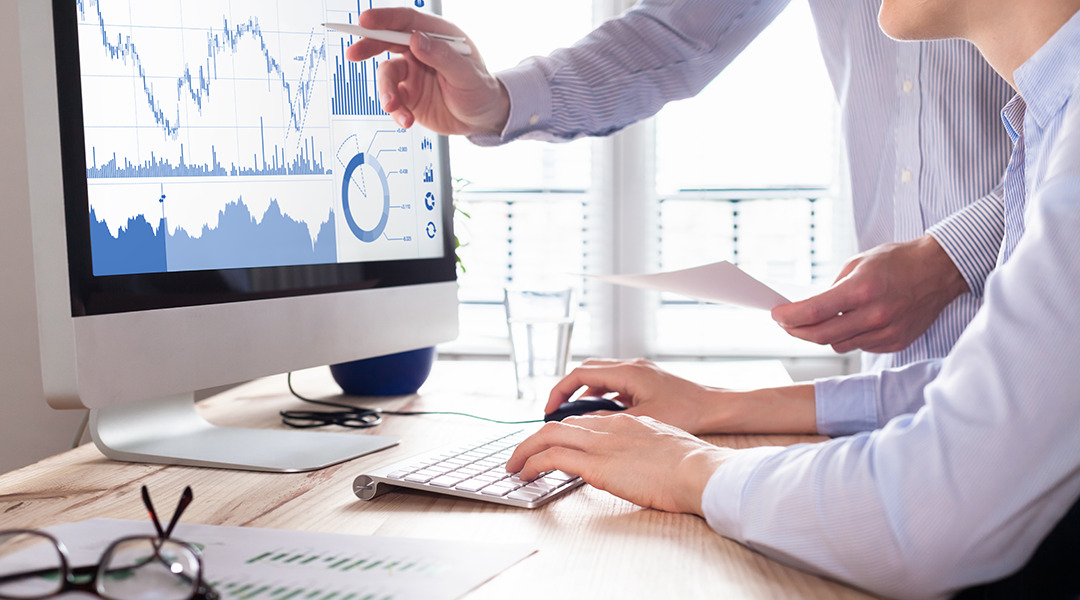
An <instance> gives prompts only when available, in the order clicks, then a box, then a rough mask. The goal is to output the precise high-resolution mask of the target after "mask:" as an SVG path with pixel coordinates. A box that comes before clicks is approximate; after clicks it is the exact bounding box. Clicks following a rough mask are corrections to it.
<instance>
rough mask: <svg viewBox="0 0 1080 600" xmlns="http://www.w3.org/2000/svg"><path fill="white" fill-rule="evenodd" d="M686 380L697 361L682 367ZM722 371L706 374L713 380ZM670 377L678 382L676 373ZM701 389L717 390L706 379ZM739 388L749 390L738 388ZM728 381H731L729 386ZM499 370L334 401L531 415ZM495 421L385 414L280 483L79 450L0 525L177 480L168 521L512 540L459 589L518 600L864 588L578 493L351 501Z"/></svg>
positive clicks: (135, 494) (237, 393)
mask: <svg viewBox="0 0 1080 600" xmlns="http://www.w3.org/2000/svg"><path fill="white" fill-rule="evenodd" d="M687 368H688V369H689V372H690V373H692V372H694V371H695V370H697V371H700V370H701V368H702V367H701V366H697V367H695V366H693V365H690V366H688V367H687ZM777 368H779V367H778V365H777V364H776V363H753V364H751V365H749V366H748V365H747V364H741V365H739V366H738V367H737V368H735V369H734V370H731V369H730V368H728V372H729V373H731V379H734V378H735V377H739V378H743V379H745V378H747V377H751V378H754V377H758V378H759V379H758V380H759V381H760V378H761V377H768V376H771V375H775V371H774V369H777ZM724 370H725V367H723V366H713V367H709V372H711V373H717V372H720V373H721V374H722V373H723V372H724ZM684 372H687V371H686V370H684ZM710 383H717V382H710ZM294 384H295V386H296V387H297V391H298V392H300V393H301V394H305V395H309V396H316V397H327V396H330V395H332V394H334V393H335V392H337V391H338V390H337V388H336V387H335V386H334V384H333V382H332V381H331V380H330V378H329V375H328V373H327V372H326V370H325V369H313V370H310V371H303V372H300V373H298V374H296V375H294ZM747 385H749V384H747ZM740 386H741V384H734V385H732V387H740ZM511 390H513V373H512V370H511V369H510V367H509V365H507V364H502V363H480V362H466V361H461V362H457V361H440V362H439V363H437V365H436V370H435V372H434V373H433V375H432V378H431V379H430V380H429V382H428V383H427V384H425V386H424V387H423V388H422V389H421V392H420V394H419V395H416V396H409V397H399V398H392V399H369V400H366V401H363V402H362V401H360V400H358V399H344V398H338V399H340V400H343V401H346V402H354V403H357V404H363V405H371V406H379V407H381V408H386V409H401V410H461V411H468V412H472V413H475V414H482V415H484V416H488V417H493V418H503V419H521V418H533V417H535V415H536V414H537V413H539V411H540V406H539V405H534V404H525V403H522V402H520V401H516V400H513V399H511V395H510V394H509V393H507V392H509V391H511ZM288 408H309V406H307V405H304V404H303V403H302V402H300V401H298V400H296V399H295V398H293V397H291V396H290V395H289V393H288V389H287V387H286V384H285V379H284V377H283V376H279V377H270V378H267V379H262V380H259V381H256V382H252V383H249V384H245V385H243V386H239V387H237V388H235V389H233V390H230V391H228V392H226V393H224V394H221V395H219V396H215V397H213V398H210V399H208V400H206V401H204V402H201V403H200V411H201V412H202V413H203V414H204V415H205V416H206V418H207V419H208V420H210V421H211V422H214V423H216V424H219V425H225V426H244V427H266V428H271V427H273V428H276V427H282V426H281V424H280V420H279V419H278V416H277V411H278V410H280V409H288ZM492 427H497V426H495V425H491V424H487V423H484V422H481V421H476V420H473V419H467V418H464V417H457V416H451V415H430V416H417V417H393V416H387V417H385V421H384V423H383V424H382V425H380V426H379V427H376V428H373V429H369V430H365V432H360V431H356V432H354V433H355V434H356V435H365V434H367V433H376V434H385V435H394V436H398V437H400V438H401V439H402V442H401V444H399V445H398V446H396V447H394V448H390V449H387V450H384V451H381V452H377V453H375V454H372V455H368V456H364V457H360V458H357V459H354V460H351V461H347V462H345V463H342V464H338V465H334V466H331V467H329V468H326V469H322V470H319V471H313V472H307V473H293V474H275V473H257V472H244V471H226V470H216V469H206V468H196V467H179V466H163V465H147V464H136V463H118V462H113V461H110V460H108V459H106V458H105V457H103V456H102V455H101V454H100V453H99V452H98V451H97V449H96V448H94V447H93V445H89V444H88V445H83V446H80V447H78V448H76V449H74V450H71V451H69V452H65V453H63V454H60V455H57V456H54V457H51V458H49V459H46V460H44V461H41V462H39V463H37V464H34V465H31V466H29V467H26V468H23V469H20V470H17V471H13V472H11V473H7V474H4V475H2V476H0V528H3V529H8V528H17V527H18V528H24V527H25V528H36V527H45V526H48V525H53V524H56V523H61V522H66V521H77V520H83V519H89V518H94V517H112V518H120V519H137V520H141V519H145V518H146V513H145V511H144V509H143V507H142V503H141V501H140V499H139V489H140V487H141V486H142V485H144V484H145V485H147V486H149V487H150V489H151V492H152V494H153V495H154V497H155V498H161V499H162V500H161V501H159V503H162V504H165V505H168V508H165V509H163V510H165V511H166V513H169V512H170V511H171V502H168V503H167V502H164V499H165V498H170V497H178V495H179V493H180V491H181V490H182V489H183V487H184V486H186V485H191V486H192V488H193V489H194V491H195V501H194V502H193V503H192V504H191V506H190V507H189V508H188V510H187V512H186V513H185V514H184V517H183V520H184V521H185V522H192V523H206V524H215V525H239V526H250V527H268V528H278V529H295V530H307V531H323V532H334V533H348V534H355V535H373V536H395V537H409V538H432V539H445V540H472V541H484V542H512V543H527V544H532V545H533V546H534V547H535V548H536V549H537V550H538V552H537V553H535V554H534V555H532V556H530V557H529V558H527V559H525V560H524V561H522V562H520V563H518V564H517V565H515V566H513V567H511V568H510V569H509V570H507V571H505V572H503V573H502V574H500V575H499V576H497V577H495V578H494V579H492V580H491V581H489V582H487V583H485V584H484V585H483V586H481V587H480V588H478V589H476V590H474V591H473V592H471V593H470V594H469V595H468V598H470V599H489V598H490V599H494V598H498V599H506V598H510V597H514V596H515V595H517V596H524V597H526V598H541V597H544V598H552V597H554V598H710V599H711V598H852V599H855V598H868V597H870V596H867V595H865V594H864V593H862V592H860V591H857V590H854V589H852V588H849V587H846V586H844V585H841V584H838V583H836V582H832V581H828V580H825V579H821V578H819V577H815V576H812V575H809V574H806V573H803V572H800V571H798V570H795V569H792V568H789V567H786V566H783V565H781V564H779V563H777V562H775V561H772V560H770V559H768V558H765V557H763V556H761V555H759V554H757V553H755V552H752V551H750V550H747V549H746V548H744V547H742V546H740V545H739V544H736V543H735V542H732V541H731V540H728V539H725V538H723V537H721V536H718V535H716V534H715V533H713V532H712V530H710V529H709V527H708V526H707V525H706V524H705V522H704V521H703V520H702V519H700V518H698V517H694V516H690V515H678V514H669V513H664V512H659V511H655V510H647V509H642V508H640V507H638V506H635V505H633V504H631V503H629V502H625V501H623V500H620V499H618V498H616V497H614V496H612V495H610V494H607V493H606V492H602V491H599V490H597V489H594V488H592V487H589V486H583V487H581V488H579V489H578V490H576V491H574V492H572V493H571V494H569V495H568V496H566V497H564V498H561V499H559V500H556V501H554V502H552V503H549V504H547V505H545V506H544V507H541V508H539V509H535V510H527V509H518V508H511V507H504V506H498V505H491V504H488V503H483V502H476V501H471V500H459V499H454V498H449V497H440V496H437V495H431V494H425V493H421V492H400V493H390V494H386V495H383V496H380V497H379V498H376V499H375V500H373V501H370V502H363V501H359V500H357V499H356V497H355V496H354V495H353V493H352V490H351V484H352V480H353V478H354V477H356V476H357V475H359V474H361V473H362V472H364V470H365V469H369V468H373V467H376V466H378V465H381V464H384V463H388V462H391V461H395V460H398V459H402V458H406V457H408V456H410V455H412V454H416V453H418V452H422V451H425V450H427V449H429V448H433V447H435V446H437V445H441V444H445V443H452V442H453V441H455V440H457V439H461V438H467V437H472V436H474V435H482V434H483V433H484V432H485V431H487V430H490V429H491V428H492ZM708 439H709V440H710V441H712V442H715V443H718V444H724V445H728V446H732V447H739V448H741V447H751V446H760V445H786V444H792V443H798V442H813V441H818V440H820V439H821V438H816V437H812V436H750V435H730V436H710V437H709V438H708Z"/></svg>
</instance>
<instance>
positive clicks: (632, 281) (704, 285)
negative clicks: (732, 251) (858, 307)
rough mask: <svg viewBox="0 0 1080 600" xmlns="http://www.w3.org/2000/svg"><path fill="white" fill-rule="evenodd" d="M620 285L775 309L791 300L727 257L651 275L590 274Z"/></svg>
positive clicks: (705, 299) (696, 298) (594, 277)
mask: <svg viewBox="0 0 1080 600" xmlns="http://www.w3.org/2000/svg"><path fill="white" fill-rule="evenodd" d="M586 277H592V278H593V279H599V280H600V281H607V282H609V283H615V284H618V285H626V286H630V287H636V288H643V289H647V290H657V291H660V292H674V293H676V294H681V295H683V296H687V297H689V298H693V299H695V300H704V301H706V302H719V303H723V304H735V305H737V306H746V307H749V308H760V309H762V310H772V308H773V307H775V306H779V305H781V304H787V303H788V302H790V301H789V300H788V299H787V298H785V297H784V296H782V295H781V294H780V293H779V292H777V291H776V290H774V289H772V288H770V287H769V286H767V285H765V284H764V283H761V282H760V281H758V280H757V279H754V278H753V277H751V276H750V275H748V274H747V273H746V271H743V270H742V269H740V268H739V267H736V266H735V265H733V264H731V263H730V262H728V261H726V260H724V261H720V262H717V263H712V264H708V265H702V266H700V267H692V268H689V269H681V270H678V271H667V272H664V273H652V274H647V275H586Z"/></svg>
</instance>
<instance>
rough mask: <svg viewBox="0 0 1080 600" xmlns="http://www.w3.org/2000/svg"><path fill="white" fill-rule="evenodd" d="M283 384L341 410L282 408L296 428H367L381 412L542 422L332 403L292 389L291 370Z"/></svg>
mask: <svg viewBox="0 0 1080 600" xmlns="http://www.w3.org/2000/svg"><path fill="white" fill-rule="evenodd" d="M285 381H286V383H288V385H289V393H291V394H292V395H293V396H295V397H296V398H298V399H300V400H303V401H304V402H309V403H311V404H318V405H320V406H330V407H333V408H339V409H342V410H322V411H320V410H282V411H279V412H280V414H281V422H282V423H284V424H286V425H288V426H289V427H294V428H296V429H310V428H312V427H325V426H327V425H338V426H341V427H352V428H354V429H366V428H368V427H375V426H376V425H378V424H380V423H382V415H394V416H399V417H412V416H418V415H455V416H460V417H469V418H471V419H480V420H481V421H487V422H489V423H499V424H500V425H527V424H530V423H543V422H544V420H543V419H532V420H529V421H500V420H498V419H489V418H487V417H481V416H479V415H473V414H469V413H463V412H453V411H441V410H422V411H399V410H382V409H380V408H364V407H360V406H352V405H349V404H343V403H341V402H331V401H329V400H316V399H314V398H307V397H304V396H301V395H300V394H299V393H297V391H296V390H295V389H294V388H293V384H292V373H289V374H288V375H287V376H286V378H285Z"/></svg>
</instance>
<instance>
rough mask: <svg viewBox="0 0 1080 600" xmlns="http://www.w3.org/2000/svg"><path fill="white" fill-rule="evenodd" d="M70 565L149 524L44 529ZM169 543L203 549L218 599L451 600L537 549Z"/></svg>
mask: <svg viewBox="0 0 1080 600" xmlns="http://www.w3.org/2000/svg"><path fill="white" fill-rule="evenodd" d="M47 531H49V532H50V533H52V534H53V535H55V536H56V537H57V538H58V539H60V540H61V541H63V543H64V545H65V546H67V548H68V550H69V551H70V553H71V557H72V564H74V565H83V564H96V563H97V560H98V559H99V557H100V556H101V552H102V551H103V550H104V549H105V547H106V546H107V545H108V544H109V543H110V542H112V541H113V540H116V539H117V538H120V537H123V536H126V535H154V528H153V526H152V525H150V523H149V522H147V521H125V520H119V519H91V520H89V521H79V522H75V523H64V524H61V525H56V526H53V527H49V528H47ZM171 537H172V538H173V539H177V540H183V541H185V542H188V543H189V544H192V545H195V546H196V547H199V548H201V549H202V560H203V569H204V570H205V572H206V580H207V582H208V583H210V585H211V586H213V588H214V589H215V590H217V592H218V595H219V596H220V597H222V598H232V597H240V598H245V599H248V600H263V599H266V600H273V599H281V598H294V599H302V598H312V597H318V598H330V597H334V598H369V597H370V598H394V600H402V599H416V600H452V599H454V598H459V597H461V596H463V595H465V594H466V593H468V592H469V591H470V590H472V589H475V588H476V587H479V586H480V584H482V583H484V582H485V581H487V580H489V579H491V578H492V577H494V576H495V575H497V574H499V573H500V572H502V571H503V570H505V569H507V568H508V567H510V566H511V565H513V564H515V563H517V562H518V561H520V560H522V559H524V558H525V557H527V556H529V555H530V554H532V553H533V552H535V550H533V549H531V548H529V547H528V546H525V545H521V544H485V543H476V542H452V541H446V540H425V539H413V538H392V537H376V536H364V535H343V534H338V533H315V532H309V531H288V530H283V529H260V528H255V527H226V526H215V525H193V524H188V523H180V524H179V525H177V527H176V530H175V531H174V532H173V534H172V536H171Z"/></svg>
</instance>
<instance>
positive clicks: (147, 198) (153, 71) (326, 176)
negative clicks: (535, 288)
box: [55, 0, 454, 314]
mask: <svg viewBox="0 0 1080 600" xmlns="http://www.w3.org/2000/svg"><path fill="white" fill-rule="evenodd" d="M373 4H375V3H374V2H373V0H361V1H354V0H330V1H327V2H309V1H303V0H273V1H266V0H260V1H257V2H255V1H253V2H221V1H209V0H204V1H199V2H191V1H184V2H181V1H180V0H163V1H158V0H155V1H154V2H144V1H141V0H69V1H66V2H57V3H56V9H55V10H56V14H55V19H56V42H57V43H56V47H57V64H58V65H59V67H60V68H59V70H58V78H59V81H58V83H59V89H60V95H61V97H60V103H61V107H62V110H61V115H62V119H63V127H62V128H61V139H62V149H63V152H64V183H65V185H64V192H65V197H66V201H67V204H68V207H67V215H68V225H69V227H68V238H69V239H68V253H69V263H70V265H71V270H72V290H71V291H72V300H73V307H74V310H75V312H76V314H107V313H112V312H118V311H126V310H141V309H152V308H169V307H175V306H184V305H190V304H194V303H199V304H202V303H206V302H224V301H236V300H250V299H256V298H268V297H275V296H280V295H294V294H304V293H317V292H323V291H327V290H340V289H358V288H362V287H385V286H395V285H407V284H414V283H420V282H426V281H432V280H441V281H450V280H453V279H454V271H453V263H452V261H449V260H447V258H448V257H449V256H450V255H451V254H452V252H453V250H452V245H451V243H450V241H451V239H450V237H449V236H448V235H447V234H448V232H447V227H445V226H444V222H446V219H445V217H444V212H446V210H447V209H448V208H449V204H450V198H449V196H448V194H447V189H448V186H446V185H445V183H446V181H445V180H446V173H445V169H444V164H442V163H443V161H442V157H441V156H440V154H439V152H438V148H437V143H438V142H439V140H438V138H437V136H435V135H434V134H432V133H431V132H429V131H426V130H424V129H423V128H422V127H419V126H418V127H413V128H411V129H402V128H399V127H398V126H397V125H396V124H395V123H394V122H393V120H392V119H390V117H389V116H388V115H387V114H386V113H384V112H383V111H382V110H381V108H380V107H379V102H378V97H379V92H378V83H377V81H376V79H375V71H376V69H377V68H378V64H379V63H380V62H382V61H383V60H386V59H388V58H389V57H390V55H384V56H381V57H376V58H374V59H370V60H368V61H365V62H362V63H351V62H349V61H347V60H346V59H345V58H344V51H345V48H346V47H347V46H348V45H349V44H351V43H352V42H353V41H354V40H353V38H352V37H351V36H348V35H343V34H340V33H335V32H330V31H327V30H326V29H325V28H324V27H323V26H322V24H323V23H326V22H351V21H353V20H355V19H356V15H357V14H358V12H359V11H361V10H364V9H366V8H369V7H371V6H372V5H373ZM377 4H381V5H386V6H389V5H403V4H409V5H414V4H424V2H419V3H417V2H402V1H401V0H396V1H393V0H392V1H390V2H386V1H383V2H379V3H377ZM76 153H78V155H77V156H76Z"/></svg>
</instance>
